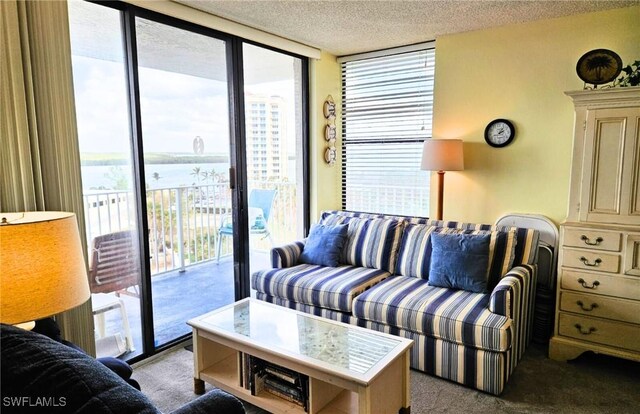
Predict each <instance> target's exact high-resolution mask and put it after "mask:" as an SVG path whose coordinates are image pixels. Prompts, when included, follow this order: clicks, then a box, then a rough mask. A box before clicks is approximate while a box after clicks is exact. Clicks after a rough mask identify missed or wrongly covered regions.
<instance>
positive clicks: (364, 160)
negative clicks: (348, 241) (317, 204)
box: [342, 48, 435, 216]
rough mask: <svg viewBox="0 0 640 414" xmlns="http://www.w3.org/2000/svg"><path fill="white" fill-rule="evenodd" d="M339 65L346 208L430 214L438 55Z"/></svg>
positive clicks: (419, 53)
mask: <svg viewBox="0 0 640 414" xmlns="http://www.w3.org/2000/svg"><path fill="white" fill-rule="evenodd" d="M389 53H390V54H389V55H383V56H377V57H371V58H366V59H360V60H350V59H348V58H344V61H343V62H342V164H343V165H342V207H343V208H344V209H347V210H359V211H370V212H376V213H388V214H401V215H417V216H424V215H428V214H429V174H428V172H426V171H420V161H421V155H422V146H423V142H424V140H425V139H429V138H431V126H432V119H433V83H434V74H435V49H433V48H431V49H426V50H417V51H413V52H405V53H398V54H393V51H389Z"/></svg>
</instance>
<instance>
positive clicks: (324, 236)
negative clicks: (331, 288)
mask: <svg viewBox="0 0 640 414" xmlns="http://www.w3.org/2000/svg"><path fill="white" fill-rule="evenodd" d="M348 227H349V226H348V225H347V224H336V225H333V226H329V225H324V224H314V225H313V226H311V231H310V232H309V237H307V242H306V243H305V245H304V248H303V249H302V253H301V254H300V263H307V264H317V265H321V266H331V267H336V266H338V264H339V261H340V256H341V254H342V250H343V247H344V243H345V241H346V239H347V230H348Z"/></svg>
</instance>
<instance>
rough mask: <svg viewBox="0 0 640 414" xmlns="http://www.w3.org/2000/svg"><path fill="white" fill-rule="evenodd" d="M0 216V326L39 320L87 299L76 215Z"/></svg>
mask: <svg viewBox="0 0 640 414" xmlns="http://www.w3.org/2000/svg"><path fill="white" fill-rule="evenodd" d="M0 217H1V218H2V223H0V302H1V304H0V322H2V323H7V324H17V323H21V322H25V321H31V320H34V319H41V318H44V317H47V316H51V315H55V314H57V313H60V312H63V311H66V310H68V309H71V308H74V307H76V306H78V305H80V304H82V303H84V302H86V301H87V300H88V299H89V295H90V293H89V282H88V280H87V270H86V264H85V258H84V254H83V252H82V245H81V243H80V235H79V233H78V223H77V221H76V216H75V214H73V213H63V212H27V213H0Z"/></svg>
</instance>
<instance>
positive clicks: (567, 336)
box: [549, 87, 640, 361]
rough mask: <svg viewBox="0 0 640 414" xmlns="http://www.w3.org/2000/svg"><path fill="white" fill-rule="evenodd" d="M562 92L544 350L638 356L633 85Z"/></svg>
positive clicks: (636, 90) (638, 90) (639, 242)
mask: <svg viewBox="0 0 640 414" xmlns="http://www.w3.org/2000/svg"><path fill="white" fill-rule="evenodd" d="M567 95H568V96H569V97H570V98H571V99H572V100H573V103H574V106H575V126H574V142H573V161H572V167H571V188H570V195H569V212H568V216H567V220H566V221H565V222H564V223H562V224H561V225H560V252H559V256H558V289H557V298H556V319H555V328H554V336H553V338H551V342H550V344H549V357H550V358H552V359H555V360H568V359H573V358H576V357H577V356H579V355H580V354H581V353H583V352H585V351H594V352H599V353H603V354H608V355H614V356H618V357H622V358H628V359H632V360H639V361H640V87H633V88H613V89H604V90H595V91H594V90H589V91H577V92H567Z"/></svg>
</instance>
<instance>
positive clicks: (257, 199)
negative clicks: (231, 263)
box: [216, 189, 277, 263]
mask: <svg viewBox="0 0 640 414" xmlns="http://www.w3.org/2000/svg"><path fill="white" fill-rule="evenodd" d="M276 191H277V190H258V189H256V190H251V193H250V194H249V223H250V224H249V234H250V235H251V234H261V235H263V236H262V238H263V239H265V238H268V239H269V242H270V243H271V245H272V246H273V239H272V238H271V233H270V232H269V226H268V225H269V218H270V217H271V208H272V207H273V202H274V200H275V198H276ZM223 236H232V237H233V222H232V220H231V215H230V214H225V215H224V216H222V220H221V224H220V228H219V229H218V237H217V240H216V245H217V255H216V261H217V263H219V262H220V250H221V249H222V237H223Z"/></svg>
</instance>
